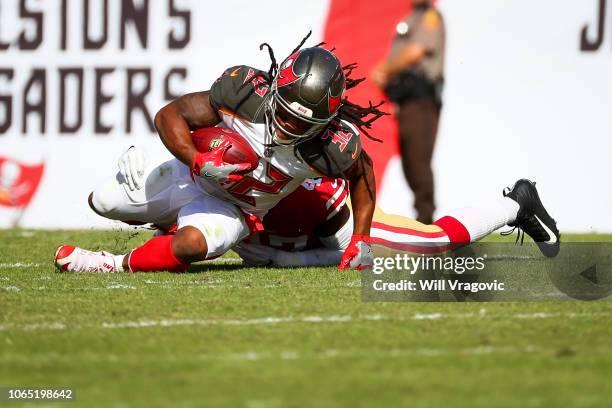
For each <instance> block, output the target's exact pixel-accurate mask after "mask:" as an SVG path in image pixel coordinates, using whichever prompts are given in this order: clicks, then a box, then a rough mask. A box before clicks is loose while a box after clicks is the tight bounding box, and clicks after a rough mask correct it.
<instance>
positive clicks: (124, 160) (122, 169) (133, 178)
mask: <svg viewBox="0 0 612 408" xmlns="http://www.w3.org/2000/svg"><path fill="white" fill-rule="evenodd" d="M146 161H147V158H146V155H145V153H144V151H143V150H142V149H139V148H137V147H135V146H130V148H129V149H127V151H126V152H125V153H123V154H122V155H121V157H119V173H120V174H121V175H122V176H123V179H124V180H125V181H126V182H127V184H128V187H129V188H130V190H131V191H134V189H136V190H140V189H141V188H142V187H144V184H145V180H144V173H145V165H146Z"/></svg>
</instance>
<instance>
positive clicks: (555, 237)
mask: <svg viewBox="0 0 612 408" xmlns="http://www.w3.org/2000/svg"><path fill="white" fill-rule="evenodd" d="M504 196H506V197H510V198H511V199H513V200H514V201H516V202H517V203H518V204H519V206H520V209H519V212H518V214H517V216H516V220H515V221H514V222H513V223H510V224H508V225H509V226H511V227H514V228H518V229H519V235H520V234H521V232H520V231H521V230H522V231H524V233H526V234H527V235H529V236H530V237H531V238H532V239H533V240H534V241H535V243H536V244H537V245H538V248H540V251H542V253H543V254H544V255H545V256H548V257H554V256H557V254H558V253H559V247H560V238H561V235H560V234H559V230H558V229H557V222H556V221H555V220H554V219H553V218H552V217H551V216H550V215H548V212H547V211H546V208H544V205H543V204H542V201H541V200H540V196H539V195H538V190H537V189H536V187H535V183H533V182H531V181H529V180H526V179H520V180H519V181H517V182H516V183H514V186H513V187H512V189H510V190H504ZM512 231H514V229H513V230H512ZM512 231H510V232H512ZM517 241H518V237H517ZM521 242H522V241H521Z"/></svg>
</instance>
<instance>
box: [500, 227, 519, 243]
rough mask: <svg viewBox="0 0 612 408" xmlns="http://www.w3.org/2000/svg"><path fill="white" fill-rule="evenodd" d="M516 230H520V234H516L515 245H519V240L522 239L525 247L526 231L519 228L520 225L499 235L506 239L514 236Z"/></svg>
mask: <svg viewBox="0 0 612 408" xmlns="http://www.w3.org/2000/svg"><path fill="white" fill-rule="evenodd" d="M515 230H518V234H516V241H514V243H515V244H518V242H519V239H520V240H521V245H523V241H524V240H525V231H524V230H523V229H522V228H521V227H519V226H518V225H517V226H514V227H512V229H510V230H508V231H501V232H500V233H499V235H501V236H504V237H506V236H508V235H512V234H514V231H515Z"/></svg>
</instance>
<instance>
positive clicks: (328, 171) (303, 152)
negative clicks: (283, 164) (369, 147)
mask: <svg viewBox="0 0 612 408" xmlns="http://www.w3.org/2000/svg"><path fill="white" fill-rule="evenodd" d="M296 150H297V152H296V153H297V156H298V157H299V158H301V159H302V160H303V161H304V162H306V163H308V165H310V166H311V167H313V168H314V169H315V170H317V171H318V172H319V173H321V174H323V175H324V176H327V177H343V178H344V177H346V176H345V175H346V172H347V171H348V170H349V169H350V168H351V167H352V166H353V164H355V163H356V161H357V159H358V158H359V156H360V155H361V150H362V149H361V139H360V137H359V131H358V130H357V128H356V127H355V126H354V125H352V124H351V123H349V122H347V121H344V120H343V121H335V122H334V123H332V124H330V126H329V127H328V128H327V129H326V130H325V131H324V132H323V133H322V134H321V136H317V137H315V138H313V139H311V140H308V141H305V142H303V143H300V144H298V145H297V147H296Z"/></svg>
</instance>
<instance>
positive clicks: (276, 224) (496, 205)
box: [234, 178, 559, 267]
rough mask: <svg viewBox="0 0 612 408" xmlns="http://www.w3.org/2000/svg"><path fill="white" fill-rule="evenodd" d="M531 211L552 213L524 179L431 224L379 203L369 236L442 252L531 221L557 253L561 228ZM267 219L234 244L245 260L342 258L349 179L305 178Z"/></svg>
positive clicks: (538, 237) (289, 262)
mask: <svg viewBox="0 0 612 408" xmlns="http://www.w3.org/2000/svg"><path fill="white" fill-rule="evenodd" d="M538 215H539V216H538ZM528 217H533V218H534V219H535V217H538V218H541V219H546V217H549V216H548V213H547V212H546V210H545V209H544V207H543V205H542V203H541V201H540V199H539V196H538V194H537V191H536V189H535V185H534V183H531V182H530V181H528V180H519V181H518V182H517V183H516V184H515V185H514V187H513V188H512V189H507V190H504V196H503V197H501V198H499V199H497V200H491V201H490V202H488V203H483V204H481V205H478V206H471V207H466V208H463V209H460V210H458V211H455V212H454V213H453V216H444V217H442V218H440V219H439V220H438V221H436V222H434V223H433V224H431V225H425V224H422V223H420V222H418V221H416V220H414V219H411V218H408V217H402V216H398V215H388V214H385V213H384V212H383V211H382V210H380V209H378V208H376V211H375V212H374V217H373V222H372V228H371V231H370V239H369V242H370V243H371V244H378V245H382V246H385V247H387V248H394V249H398V250H403V251H409V252H413V253H439V252H444V251H446V250H448V249H450V248H451V247H455V246H456V244H467V243H470V242H474V241H477V240H479V239H481V238H483V237H484V236H486V235H488V234H490V233H492V232H494V231H495V230H497V229H499V228H501V227H503V226H506V225H510V226H517V225H531V226H530V227H528V229H526V232H527V233H528V234H529V235H530V236H531V237H532V238H533V239H534V240H535V241H536V243H537V244H538V245H539V246H540V249H541V250H542V252H543V253H544V254H545V255H547V256H554V255H556V253H557V252H558V249H559V241H558V238H559V235H558V232H556V233H555V232H553V231H549V233H547V232H546V231H545V229H540V228H539V227H538V226H537V225H538V224H534V223H533V222H532V223H527V222H525V220H526V219H528ZM288 220H291V222H288ZM552 222H554V221H552ZM519 223H520V224H519ZM263 224H264V228H265V229H264V231H261V232H259V233H257V234H255V235H253V236H251V237H249V238H248V239H246V240H244V241H242V242H241V243H240V244H238V245H237V246H236V247H234V251H236V252H237V253H238V254H239V255H240V256H241V258H242V259H243V260H244V262H245V264H247V265H252V266H263V265H269V266H281V267H283V266H315V265H316V266H324V265H335V264H337V263H338V262H339V260H340V258H341V256H342V253H343V251H344V250H345V249H346V247H347V246H348V244H349V242H350V237H351V236H352V225H353V223H352V218H351V211H350V203H349V200H348V194H347V191H346V182H345V181H344V180H342V179H330V178H318V179H307V180H305V181H304V183H303V184H302V186H300V187H299V188H298V189H297V190H295V191H294V192H293V193H291V194H290V195H289V196H288V197H286V198H284V199H283V200H281V201H280V202H279V203H278V205H277V206H276V207H274V208H273V209H272V210H271V211H270V212H269V213H268V214H267V215H266V216H265V217H264V219H263Z"/></svg>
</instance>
